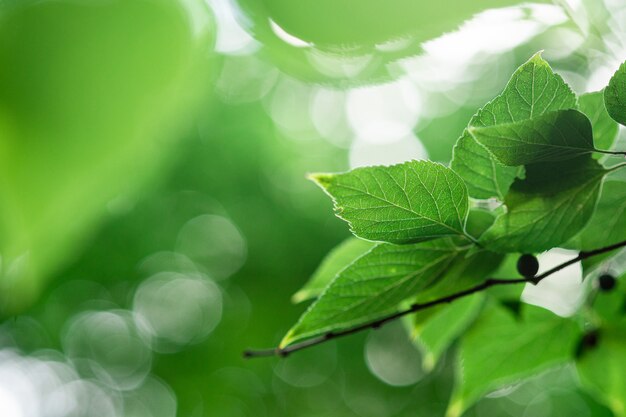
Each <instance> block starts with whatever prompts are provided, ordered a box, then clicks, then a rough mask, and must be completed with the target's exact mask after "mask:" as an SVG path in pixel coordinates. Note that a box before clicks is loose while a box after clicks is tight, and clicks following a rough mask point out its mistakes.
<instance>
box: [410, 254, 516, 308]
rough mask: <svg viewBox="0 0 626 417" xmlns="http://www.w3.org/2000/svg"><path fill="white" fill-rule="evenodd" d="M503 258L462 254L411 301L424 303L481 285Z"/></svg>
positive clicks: (499, 255)
mask: <svg viewBox="0 0 626 417" xmlns="http://www.w3.org/2000/svg"><path fill="white" fill-rule="evenodd" d="M503 258H504V257H503V256H502V255H501V254H498V253H493V252H489V251H486V250H483V251H480V252H476V253H474V254H472V255H470V254H469V251H468V252H464V253H463V256H462V257H459V258H458V259H456V260H455V261H454V262H453V263H452V264H451V265H450V267H449V268H448V270H447V271H446V272H445V274H444V275H443V276H442V277H441V279H439V280H438V281H437V282H436V283H434V284H433V285H432V286H431V287H429V288H426V289H425V290H424V291H422V292H421V293H419V294H417V295H416V296H415V297H414V298H413V301H414V302H416V303H425V302H428V301H432V300H436V299H440V298H442V297H446V296H448V295H451V294H456V293H458V292H459V291H464V290H466V289H468V288H471V287H475V286H476V285H478V284H482V283H483V282H484V281H485V280H486V279H487V278H490V277H491V274H492V273H493V272H494V271H496V270H497V269H498V267H499V266H500V264H501V262H502V260H503Z"/></svg>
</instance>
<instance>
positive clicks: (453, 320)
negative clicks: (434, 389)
mask: <svg viewBox="0 0 626 417" xmlns="http://www.w3.org/2000/svg"><path fill="white" fill-rule="evenodd" d="M484 298H485V297H484V295H483V294H474V295H473V296H471V297H467V298H464V299H461V300H459V301H458V302H456V303H452V304H450V305H447V306H443V307H441V308H438V309H437V311H435V312H432V313H431V312H429V311H427V310H426V311H424V313H427V314H426V316H425V317H422V315H420V314H419V313H418V314H417V315H416V320H415V321H416V322H415V342H416V343H417V345H418V346H419V347H420V349H421V350H422V352H423V353H424V359H423V366H424V368H425V369H426V370H428V371H431V370H432V369H433V368H434V367H435V365H436V364H437V362H439V359H440V358H441V357H442V355H443V354H444V353H445V352H446V351H447V350H448V349H449V348H450V346H451V345H452V343H453V342H454V341H455V340H456V339H457V338H458V337H459V336H460V335H461V334H463V333H464V332H465V331H466V330H467V328H468V327H469V326H470V325H471V324H472V322H473V321H474V320H475V319H476V317H477V316H478V314H479V313H480V311H481V309H482V306H483V302H484Z"/></svg>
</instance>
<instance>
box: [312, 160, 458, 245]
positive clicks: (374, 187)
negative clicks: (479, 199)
mask: <svg viewBox="0 0 626 417" xmlns="http://www.w3.org/2000/svg"><path fill="white" fill-rule="evenodd" d="M312 179H313V180H314V181H315V182H316V183H317V184H319V186H320V187H322V188H323V189H324V190H325V191H326V192H327V193H328V194H329V195H330V196H331V197H332V198H333V201H334V202H335V212H336V213H337V215H338V216H339V217H341V218H342V219H344V220H346V221H347V222H348V223H350V229H351V231H352V233H354V234H355V235H356V236H359V237H362V238H364V239H369V240H376V241H383V242H390V243H411V242H420V241H425V240H429V239H434V238H437V237H443V236H456V235H464V234H465V221H466V219H467V213H468V210H469V201H468V197H467V189H466V188H465V183H464V182H463V180H462V179H461V177H459V176H458V175H457V174H456V173H455V172H454V171H452V170H451V169H449V168H446V167H445V166H443V165H441V164H438V163H434V162H429V161H411V162H406V163H404V164H400V165H393V166H390V167H382V166H380V167H371V168H358V169H355V170H354V171H351V172H347V173H344V174H316V175H313V176H312Z"/></svg>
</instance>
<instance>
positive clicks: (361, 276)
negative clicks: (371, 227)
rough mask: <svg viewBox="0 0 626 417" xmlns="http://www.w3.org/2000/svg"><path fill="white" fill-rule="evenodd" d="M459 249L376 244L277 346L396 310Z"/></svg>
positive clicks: (442, 244)
mask: <svg viewBox="0 0 626 417" xmlns="http://www.w3.org/2000/svg"><path fill="white" fill-rule="evenodd" d="M460 253H461V252H460V249H459V248H457V247H456V246H455V245H454V244H453V242H452V241H451V240H450V239H438V240H433V241H429V242H421V243H417V244H412V245H392V244H388V243H381V244H378V245H377V246H376V247H374V248H373V249H372V250H371V251H369V252H368V253H366V254H365V255H364V256H362V257H360V258H359V259H357V260H356V261H355V262H353V263H352V264H351V265H349V266H348V267H347V268H346V269H344V270H343V271H341V273H340V274H339V275H338V276H337V277H336V278H335V279H334V280H333V281H332V283H331V284H330V286H329V287H328V288H327V289H326V290H325V291H324V292H323V293H322V295H321V296H320V297H319V299H318V300H317V301H316V302H314V303H313V304H312V305H311V306H310V307H309V309H308V310H307V311H306V312H305V313H304V314H303V315H302V317H301V318H300V320H299V321H298V323H297V324H296V325H295V326H294V327H293V328H292V329H291V330H290V331H289V333H288V334H287V335H286V336H285V338H284V339H283V341H282V342H281V346H286V345H288V344H291V343H294V342H297V341H299V340H301V339H305V338H308V337H313V336H317V335H321V334H324V333H327V332H329V331H332V330H339V329H347V328H351V327H354V326H358V325H359V324H363V323H366V322H369V321H372V320H375V319H377V318H380V317H381V316H383V315H386V314H389V313H392V312H395V311H397V308H398V304H399V303H400V302H402V301H403V300H405V299H407V298H410V297H412V296H415V294H417V293H419V292H420V291H422V290H424V289H425V288H428V287H429V286H430V285H432V284H433V283H434V282H436V281H437V280H438V279H439V277H440V276H441V275H442V274H443V273H444V271H446V269H447V268H448V267H449V265H450V264H451V263H452V261H453V260H454V259H455V258H456V257H457V256H461V255H460Z"/></svg>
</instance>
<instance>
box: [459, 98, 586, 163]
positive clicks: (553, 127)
mask: <svg viewBox="0 0 626 417" xmlns="http://www.w3.org/2000/svg"><path fill="white" fill-rule="evenodd" d="M469 132H470V134H471V135H472V137H473V138H474V139H475V140H476V141H477V142H478V143H479V144H481V145H483V146H484V147H485V148H487V149H488V150H489V152H491V153H492V154H493V155H494V156H495V158H496V159H497V160H498V161H499V162H501V163H503V164H504V165H509V166H516V165H527V164H535V163H539V162H554V161H562V160H567V159H571V158H574V157H576V156H580V155H585V154H590V153H591V152H593V151H594V149H595V148H594V145H593V133H592V130H591V123H590V121H589V119H588V118H587V116H585V115H584V114H583V113H580V112H578V111H576V110H560V111H556V112H549V113H545V114H543V115H541V116H537V117H534V118H532V119H528V120H524V121H521V122H516V123H506V124H499V125H495V126H489V127H471V128H470V129H469Z"/></svg>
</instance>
